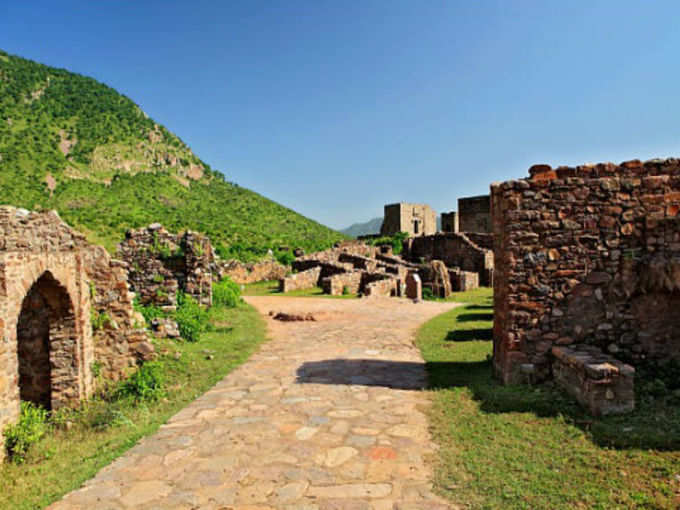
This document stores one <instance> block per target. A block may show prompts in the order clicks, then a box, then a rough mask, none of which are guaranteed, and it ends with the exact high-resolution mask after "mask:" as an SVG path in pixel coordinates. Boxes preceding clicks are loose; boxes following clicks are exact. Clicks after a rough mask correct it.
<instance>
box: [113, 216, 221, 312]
mask: <svg viewBox="0 0 680 510" xmlns="http://www.w3.org/2000/svg"><path fill="white" fill-rule="evenodd" d="M118 254H119V256H120V258H121V259H123V260H124V261H125V262H127V264H128V269H129V279H130V286H131V288H132V290H133V291H134V292H136V293H137V295H138V297H139V302H140V303H141V304H142V305H145V306H147V305H153V306H158V307H160V308H162V309H163V310H174V309H175V308H176V307H177V293H178V292H179V291H182V292H184V293H185V294H187V295H189V296H191V297H192V298H194V299H195V300H196V301H197V302H199V303H201V304H204V305H207V306H210V305H211V304H212V264H213V250H212V246H211V244H210V239H209V238H208V237H207V236H205V235H203V234H199V233H196V232H191V231H187V232H184V233H182V234H172V233H170V232H168V231H167V230H166V229H164V228H163V227H162V226H161V225H160V224H159V223H154V224H152V225H149V226H148V227H145V228H140V229H138V230H129V231H128V232H126V234H125V240H124V241H123V242H122V243H120V245H119V246H118Z"/></svg>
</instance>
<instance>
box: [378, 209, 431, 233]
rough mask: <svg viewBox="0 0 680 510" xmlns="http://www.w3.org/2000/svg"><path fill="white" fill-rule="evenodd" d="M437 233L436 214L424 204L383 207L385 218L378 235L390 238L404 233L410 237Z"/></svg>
mask: <svg viewBox="0 0 680 510" xmlns="http://www.w3.org/2000/svg"><path fill="white" fill-rule="evenodd" d="M436 231H437V214H436V213H435V212H434V210H433V209H432V208H431V207H430V206H429V205H425V204H408V203H406V202H400V203H397V204H388V205H386V206H385V217H384V219H383V224H382V226H381V227H380V235H383V236H391V235H394V234H396V233H398V232H406V233H408V234H409V235H410V236H422V235H430V234H434V233H435V232H436Z"/></svg>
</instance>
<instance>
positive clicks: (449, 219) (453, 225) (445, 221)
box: [442, 211, 459, 232]
mask: <svg viewBox="0 0 680 510" xmlns="http://www.w3.org/2000/svg"><path fill="white" fill-rule="evenodd" d="M458 230H459V224H458V213H457V212H456V211H451V212H443V213H442V232H458Z"/></svg>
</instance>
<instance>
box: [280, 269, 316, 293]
mask: <svg viewBox="0 0 680 510" xmlns="http://www.w3.org/2000/svg"><path fill="white" fill-rule="evenodd" d="M321 274H322V268H321V266H315V267H312V268H310V269H307V270H305V271H301V272H300V273H295V274H291V275H289V276H286V277H285V278H282V279H281V280H279V290H280V291H281V292H291V291H293V290H303V289H313V288H314V287H316V286H317V285H319V282H320V280H321Z"/></svg>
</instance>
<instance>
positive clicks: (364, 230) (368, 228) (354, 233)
mask: <svg viewBox="0 0 680 510" xmlns="http://www.w3.org/2000/svg"><path fill="white" fill-rule="evenodd" d="M382 222H383V219H382V218H373V219H372V220H369V221H367V222H365V223H355V224H353V225H350V226H349V227H347V228H345V229H342V230H341V231H340V232H342V233H343V234H345V235H348V236H351V237H359V236H367V235H371V234H379V233H380V227H381V226H382Z"/></svg>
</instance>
